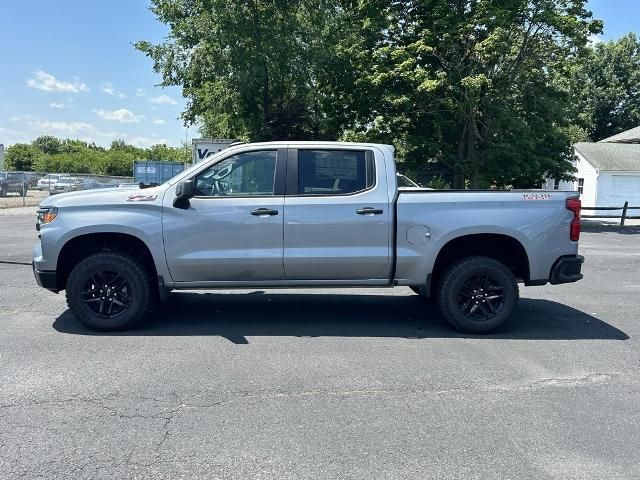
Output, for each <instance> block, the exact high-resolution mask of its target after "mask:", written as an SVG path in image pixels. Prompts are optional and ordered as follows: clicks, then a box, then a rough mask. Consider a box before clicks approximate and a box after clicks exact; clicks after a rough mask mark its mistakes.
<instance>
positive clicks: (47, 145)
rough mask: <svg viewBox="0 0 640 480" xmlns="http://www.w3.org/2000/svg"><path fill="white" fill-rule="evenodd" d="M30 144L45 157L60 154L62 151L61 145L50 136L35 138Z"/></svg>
mask: <svg viewBox="0 0 640 480" xmlns="http://www.w3.org/2000/svg"><path fill="white" fill-rule="evenodd" d="M31 144H32V145H33V146H34V147H35V148H37V149H38V150H40V151H41V152H42V153H46V154H47V155H55V154H56V153H60V151H61V150H62V143H61V142H60V140H59V139H57V138H56V137H52V136H51V135H43V136H41V137H38V138H36V139H35V140H34V141H33V142H31Z"/></svg>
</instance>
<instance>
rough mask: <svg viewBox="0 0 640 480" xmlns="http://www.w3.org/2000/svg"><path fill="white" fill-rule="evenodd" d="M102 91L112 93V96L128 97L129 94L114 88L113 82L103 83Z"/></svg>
mask: <svg viewBox="0 0 640 480" xmlns="http://www.w3.org/2000/svg"><path fill="white" fill-rule="evenodd" d="M102 91H103V92H104V93H106V94H107V95H111V96H112V97H118V98H127V96H126V95H125V94H124V93H122V92H119V91H117V90H116V89H115V88H113V84H111V82H105V83H103V84H102Z"/></svg>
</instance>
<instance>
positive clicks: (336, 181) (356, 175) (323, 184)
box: [298, 150, 374, 195]
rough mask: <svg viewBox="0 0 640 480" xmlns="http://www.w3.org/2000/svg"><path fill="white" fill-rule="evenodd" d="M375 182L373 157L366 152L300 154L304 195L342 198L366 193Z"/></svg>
mask: <svg viewBox="0 0 640 480" xmlns="http://www.w3.org/2000/svg"><path fill="white" fill-rule="evenodd" d="M373 183H374V172H373V158H372V156H371V155H367V154H366V153H365V152H363V151H353V150H299V151H298V193H300V194H303V195H304V194H306V195H341V194H347V193H353V192H358V191H360V190H365V189H366V188H369V187H371V186H373Z"/></svg>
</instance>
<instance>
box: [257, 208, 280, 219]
mask: <svg viewBox="0 0 640 480" xmlns="http://www.w3.org/2000/svg"><path fill="white" fill-rule="evenodd" d="M277 214H278V210H272V209H271V208H256V209H255V210H251V215H255V216H256V217H271V216H273V215H277Z"/></svg>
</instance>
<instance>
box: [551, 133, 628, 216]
mask: <svg viewBox="0 0 640 480" xmlns="http://www.w3.org/2000/svg"><path fill="white" fill-rule="evenodd" d="M574 150H575V154H576V163H575V166H576V168H577V169H578V171H577V173H576V174H575V176H576V179H577V180H576V181H575V182H556V181H554V180H553V179H549V180H548V181H547V182H546V184H545V185H544V188H548V189H556V190H578V192H580V197H581V199H582V205H583V206H585V207H618V206H620V207H622V205H624V202H625V201H628V202H629V205H630V206H634V207H637V206H640V127H636V128H632V129H631V130H628V131H626V132H623V133H620V134H618V135H614V136H613V137H609V138H605V139H604V140H600V141H599V142H597V143H587V142H581V143H576V144H575V145H574Z"/></svg>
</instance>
